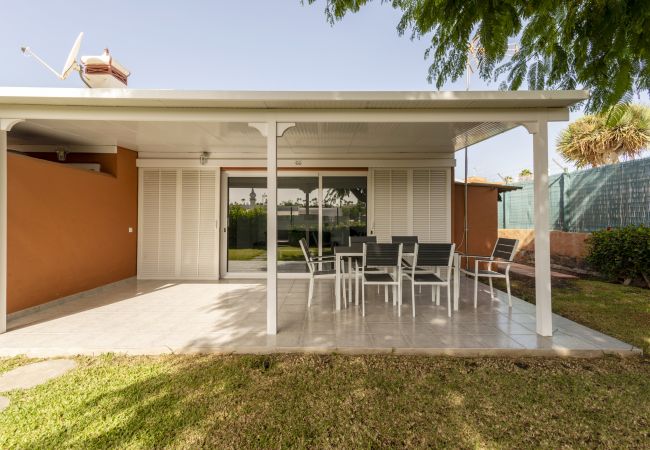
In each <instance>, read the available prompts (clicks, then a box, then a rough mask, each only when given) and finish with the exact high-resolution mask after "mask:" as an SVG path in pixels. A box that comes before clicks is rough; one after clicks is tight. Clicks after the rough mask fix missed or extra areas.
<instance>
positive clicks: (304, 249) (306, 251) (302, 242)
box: [298, 238, 316, 273]
mask: <svg viewBox="0 0 650 450" xmlns="http://www.w3.org/2000/svg"><path fill="white" fill-rule="evenodd" d="M298 243H299V244H300V248H301V249H302V254H303V256H304V257H305V261H306V262H307V267H308V268H309V271H310V272H312V273H313V272H314V270H316V268H315V267H314V262H313V261H312V259H311V254H310V253H309V247H308V246H307V241H306V240H305V238H301V239H300V240H299V241H298Z"/></svg>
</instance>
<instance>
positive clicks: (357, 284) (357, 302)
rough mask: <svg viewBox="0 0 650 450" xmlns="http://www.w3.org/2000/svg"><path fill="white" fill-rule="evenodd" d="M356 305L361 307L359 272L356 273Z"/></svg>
mask: <svg viewBox="0 0 650 450" xmlns="http://www.w3.org/2000/svg"><path fill="white" fill-rule="evenodd" d="M354 304H355V305H356V306H359V272H355V273H354Z"/></svg>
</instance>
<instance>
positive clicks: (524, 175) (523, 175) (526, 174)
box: [519, 169, 533, 181]
mask: <svg viewBox="0 0 650 450" xmlns="http://www.w3.org/2000/svg"><path fill="white" fill-rule="evenodd" d="M531 178H533V172H531V171H530V169H522V170H521V172H519V181H528V180H530V179H531Z"/></svg>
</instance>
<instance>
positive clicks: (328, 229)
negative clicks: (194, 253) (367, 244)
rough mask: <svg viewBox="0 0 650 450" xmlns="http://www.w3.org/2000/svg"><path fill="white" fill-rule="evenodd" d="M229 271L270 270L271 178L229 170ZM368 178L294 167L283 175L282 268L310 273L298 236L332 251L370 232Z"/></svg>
mask: <svg viewBox="0 0 650 450" xmlns="http://www.w3.org/2000/svg"><path fill="white" fill-rule="evenodd" d="M223 182H224V186H223V187H224V189H223V192H224V196H225V199H224V200H225V201H224V202H222V207H223V208H224V211H225V217H223V216H222V217H223V218H224V223H225V227H224V228H223V233H224V236H223V241H224V243H225V244H226V245H223V246H222V249H224V250H222V251H224V252H225V253H224V255H223V256H222V266H221V267H222V269H223V272H224V274H226V273H228V274H233V275H237V274H255V273H261V272H264V271H266V245H267V242H266V205H267V191H266V177H265V176H264V175H263V174H259V175H258V174H255V175H250V174H247V173H245V172H232V173H224V181H223ZM367 193H368V182H367V176H366V175H365V173H364V172H360V173H359V172H356V173H347V174H346V173H333V172H329V173H328V172H323V173H318V172H311V173H310V172H300V174H295V173H291V172H287V173H282V172H280V174H279V176H278V272H280V273H293V274H300V273H305V272H307V266H306V264H305V259H304V256H303V254H302V251H301V249H300V245H299V241H300V239H302V238H304V239H305V240H306V241H307V243H308V245H309V248H310V252H311V253H312V254H313V255H327V254H329V253H331V251H332V248H333V247H334V246H336V245H347V244H348V241H349V237H350V236H355V235H361V236H365V234H366V231H367V224H366V217H367Z"/></svg>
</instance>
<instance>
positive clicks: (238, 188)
mask: <svg viewBox="0 0 650 450" xmlns="http://www.w3.org/2000/svg"><path fill="white" fill-rule="evenodd" d="M266 197H267V192H266V177H228V222H227V223H228V231H227V239H228V244H227V251H228V257H227V270H228V272H235V273H244V272H261V271H264V270H266Z"/></svg>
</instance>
